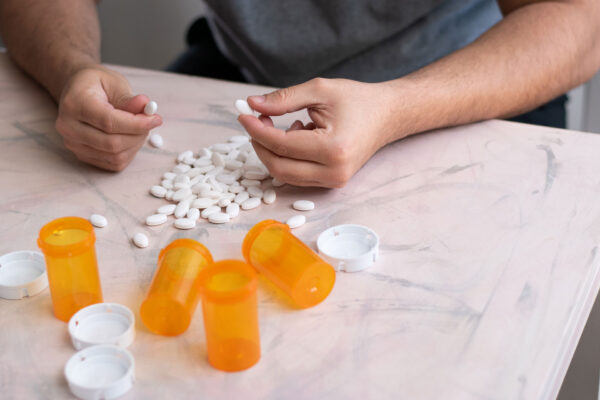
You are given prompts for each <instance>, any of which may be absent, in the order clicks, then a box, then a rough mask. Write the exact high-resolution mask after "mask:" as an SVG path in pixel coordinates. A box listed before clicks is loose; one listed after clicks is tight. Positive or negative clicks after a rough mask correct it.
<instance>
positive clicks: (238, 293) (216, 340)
mask: <svg viewBox="0 0 600 400" xmlns="http://www.w3.org/2000/svg"><path fill="white" fill-rule="evenodd" d="M200 276H201V278H200V281H201V284H200V293H201V295H202V313H203V315H204V329H205V331H206V347H207V352H208V361H209V362H210V364H211V365H212V366H213V367H215V368H217V369H220V370H222V371H241V370H244V369H247V368H249V367H251V366H252V365H254V364H256V362H257V361H258V360H259V359H260V337H259V333H258V305H257V301H256V272H255V271H254V269H253V268H252V267H251V266H249V265H248V264H246V263H245V262H243V261H238V260H223V261H218V262H216V263H214V264H213V265H211V266H210V267H208V268H206V269H205V270H203V271H202V272H201V273H200Z"/></svg>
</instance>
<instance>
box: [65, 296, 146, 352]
mask: <svg viewBox="0 0 600 400" xmlns="http://www.w3.org/2000/svg"><path fill="white" fill-rule="evenodd" d="M69 335H70V336H71V342H72V343H73V347H75V349H76V350H81V349H84V348H86V347H89V346H94V345H100V344H110V345H115V346H118V347H121V348H126V347H128V346H129V345H130V344H131V343H132V342H133V339H134V337H135V318H134V316H133V312H131V310H130V309H129V308H127V307H125V306H124V305H121V304H116V303H97V304H92V305H91V306H87V307H84V308H82V309H81V310H79V311H77V312H76V313H75V314H73V316H72V317H71V319H70V320H69Z"/></svg>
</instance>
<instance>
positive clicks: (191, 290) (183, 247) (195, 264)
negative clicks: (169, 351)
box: [140, 239, 213, 336]
mask: <svg viewBox="0 0 600 400" xmlns="http://www.w3.org/2000/svg"><path fill="white" fill-rule="evenodd" d="M212 262H213V259H212V255H211V254H210V252H209V251H208V249H207V248H206V247H204V246H203V245H202V244H200V243H198V242H197V241H195V240H192V239H177V240H174V241H173V242H171V243H170V244H169V245H168V246H167V247H165V248H164V249H162V250H161V251H160V253H159V255H158V268H157V270H156V272H155V273H154V278H153V279H152V284H151V285H150V289H149V290H148V294H147V295H146V298H145V299H144V302H143V303H142V307H141V308H140V317H141V318H142V321H143V322H144V324H145V325H146V327H147V328H148V329H149V330H150V331H152V332H154V333H156V334H159V335H165V336H175V335H179V334H181V333H183V332H185V331H186V329H187V328H188V326H189V325H190V322H191V321H192V316H193V315H194V311H195V310H196V306H197V305H198V301H199V300H200V292H199V289H200V286H199V284H200V281H199V276H200V271H201V270H202V269H204V268H206V267H208V266H209V265H210V264H212Z"/></svg>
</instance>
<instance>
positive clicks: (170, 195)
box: [165, 190, 175, 201]
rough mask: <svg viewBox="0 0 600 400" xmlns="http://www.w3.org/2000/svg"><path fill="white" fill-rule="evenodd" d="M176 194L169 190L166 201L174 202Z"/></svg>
mask: <svg viewBox="0 0 600 400" xmlns="http://www.w3.org/2000/svg"><path fill="white" fill-rule="evenodd" d="M174 194H175V192H174V191H172V190H167V194H166V195H165V199H166V200H169V201H171V200H173V195H174Z"/></svg>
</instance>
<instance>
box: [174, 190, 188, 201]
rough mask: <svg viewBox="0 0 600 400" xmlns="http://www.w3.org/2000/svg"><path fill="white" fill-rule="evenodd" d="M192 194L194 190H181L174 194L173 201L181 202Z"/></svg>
mask: <svg viewBox="0 0 600 400" xmlns="http://www.w3.org/2000/svg"><path fill="white" fill-rule="evenodd" d="M190 194H192V190H191V189H189V188H183V189H179V190H178V191H176V192H175V193H173V201H181V200H183V199H185V198H186V197H188V196H189V195H190Z"/></svg>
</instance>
